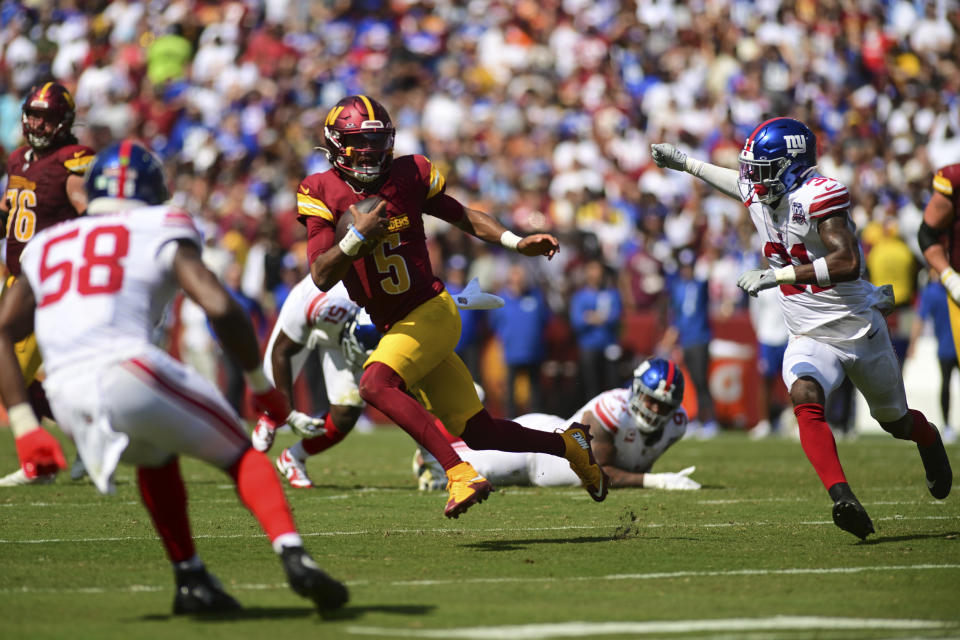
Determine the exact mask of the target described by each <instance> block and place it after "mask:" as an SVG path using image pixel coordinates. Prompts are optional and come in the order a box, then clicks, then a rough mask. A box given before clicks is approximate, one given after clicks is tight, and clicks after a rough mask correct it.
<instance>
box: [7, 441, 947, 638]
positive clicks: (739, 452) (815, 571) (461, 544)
mask: <svg viewBox="0 0 960 640" xmlns="http://www.w3.org/2000/svg"><path fill="white" fill-rule="evenodd" d="M58 435H59V434H58ZM5 437H6V438H7V439H8V442H7V445H5V446H4V447H3V449H2V453H0V465H2V466H0V471H2V472H7V471H10V470H13V469H14V468H15V467H16V458H15V454H14V452H13V447H12V443H10V442H9V434H6V436H5ZM291 442H292V439H291V437H290V436H283V435H282V436H280V438H278V443H277V444H278V445H286V444H289V443H291ZM275 447H276V448H275V450H274V452H273V453H274V454H275V453H277V452H279V446H276V445H275ZM838 447H839V450H840V455H841V459H842V460H843V461H844V463H845V467H846V471H847V474H848V479H849V481H850V483H851V486H852V487H853V488H854V490H855V491H856V493H857V495H858V496H859V498H860V499H861V501H862V502H863V504H864V506H865V507H866V508H867V510H868V511H869V513H870V515H871V516H872V517H873V520H874V524H875V526H876V528H877V534H876V535H875V536H871V538H870V540H869V541H868V542H867V543H861V542H860V541H859V540H857V539H856V538H854V537H853V536H851V535H850V534H847V533H845V532H843V531H841V530H839V529H837V528H836V527H835V526H834V525H833V523H832V521H831V519H830V506H831V505H830V502H829V500H828V498H827V496H826V492H825V491H824V490H823V488H822V487H821V486H820V484H819V482H818V480H817V478H816V476H815V474H814V473H813V471H812V469H811V468H810V467H809V464H808V463H807V461H806V459H805V458H804V456H803V453H802V451H801V449H800V445H799V443H798V442H796V441H793V440H789V439H770V440H765V441H759V442H752V441H748V440H747V439H746V437H745V436H743V435H741V434H723V435H722V436H721V437H719V438H718V439H716V440H713V441H695V440H685V441H683V442H681V443H679V444H678V445H676V446H675V447H674V448H673V449H672V450H671V451H670V452H669V453H668V454H667V455H666V456H664V458H663V459H662V460H661V461H660V463H659V465H658V466H659V469H660V470H662V471H677V470H679V469H681V468H683V467H686V466H688V465H696V466H697V471H696V473H695V474H694V475H693V477H694V478H695V479H697V480H698V481H700V482H701V483H703V484H704V488H703V489H702V490H700V491H691V492H683V491H681V492H667V491H655V490H642V489H626V490H625V489H620V490H614V491H611V492H610V495H609V497H608V499H607V501H606V502H604V503H602V504H597V503H594V502H593V501H592V500H590V499H589V497H588V496H587V494H586V493H585V492H583V491H582V490H579V489H572V488H571V489H537V488H511V487H504V488H502V489H500V490H499V491H498V492H497V493H495V494H493V495H492V496H491V498H490V500H489V501H488V502H485V503H484V504H482V505H479V506H475V507H473V508H472V509H471V510H470V511H469V512H468V513H466V514H465V515H464V516H461V518H460V519H459V520H451V521H448V520H446V519H445V518H444V517H443V515H442V509H443V505H444V503H445V501H446V495H445V492H440V493H438V492H433V493H423V492H418V491H417V489H416V485H415V482H414V479H413V476H412V473H411V470H410V459H411V457H412V453H413V445H412V444H411V441H410V440H409V439H408V438H407V437H406V436H405V435H404V434H403V433H402V432H400V431H399V430H398V429H395V428H386V427H384V428H379V429H376V430H375V432H374V433H371V434H354V435H351V436H350V437H349V438H347V439H346V440H345V441H344V442H343V443H342V444H341V445H339V446H338V447H336V448H335V449H333V450H331V451H329V452H327V453H325V454H322V455H320V456H318V457H315V458H313V459H311V461H310V463H309V465H308V470H309V471H310V472H311V474H312V476H313V479H314V481H315V482H316V483H317V485H318V487H317V488H316V489H313V490H307V491H303V490H299V491H298V490H290V489H287V495H288V497H289V499H290V501H291V503H292V505H293V507H294V511H295V515H296V518H297V521H298V523H299V525H300V527H301V530H302V532H303V533H304V534H305V540H306V544H307V547H308V549H310V550H311V552H312V553H313V555H314V557H315V558H316V559H317V561H318V563H319V564H320V565H321V566H323V567H324V568H326V569H327V570H328V571H329V572H330V573H331V574H332V575H334V576H335V577H337V578H339V579H342V580H345V581H346V582H347V584H348V585H349V587H350V590H351V601H350V603H349V604H348V605H347V607H346V608H345V609H344V610H343V611H342V612H339V613H337V614H335V615H331V616H328V617H326V618H322V617H320V616H319V615H317V614H316V613H315V612H314V611H313V610H312V608H311V606H310V604H309V603H308V602H307V601H306V600H303V599H301V598H299V597H297V596H296V595H294V594H293V593H292V592H291V591H290V590H289V589H288V588H287V587H286V585H285V584H284V579H283V573H282V570H281V568H280V565H279V562H278V561H277V559H276V558H275V556H274V555H273V553H272V551H271V549H270V547H269V545H268V544H267V541H266V539H265V538H264V537H263V536H262V535H261V533H260V531H259V529H258V526H257V524H256V522H255V521H254V520H253V518H252V517H251V516H250V515H249V514H248V513H247V512H246V511H245V510H244V509H243V508H242V507H241V506H240V504H239V502H238V501H237V499H236V496H235V494H234V491H233V489H232V485H231V484H230V482H229V480H228V477H227V476H226V475H224V474H221V473H220V472H218V471H215V470H213V469H211V468H208V467H206V466H204V465H202V464H200V463H197V462H195V461H185V462H184V464H183V469H184V474H185V476H186V478H187V485H188V491H189V495H190V505H191V517H192V520H193V527H194V533H195V534H196V536H197V539H198V540H197V545H198V550H199V552H200V554H201V556H202V557H203V558H204V560H205V561H206V563H207V565H208V567H209V568H210V569H211V571H212V572H214V573H215V574H216V575H218V576H219V577H220V579H221V580H222V581H223V582H224V584H225V585H226V587H227V589H228V590H229V591H230V592H231V593H232V594H233V595H234V596H236V597H237V598H238V599H239V600H240V601H241V602H242V603H243V604H244V606H245V607H246V608H245V611H244V612H242V613H241V614H240V615H237V616H235V617H232V618H221V619H213V620H210V619H206V620H197V619H190V618H186V619H183V618H173V617H171V616H170V607H171V602H172V599H173V582H172V572H171V570H170V567H169V564H168V563H167V561H166V558H165V556H164V554H163V551H162V548H161V546H160V543H159V542H158V540H157V538H156V536H155V535H154V532H153V529H152V527H151V525H150V522H149V518H148V516H147V514H146V511H145V510H144V509H143V507H142V506H141V505H140V503H139V494H138V492H137V489H136V486H135V484H134V480H133V473H132V470H131V469H130V468H129V467H122V468H121V470H120V471H119V473H118V476H117V480H118V491H117V494H116V495H114V496H101V495H99V494H98V493H97V492H96V490H95V489H94V488H93V485H92V484H90V483H89V482H86V481H84V482H71V481H70V480H69V477H67V476H66V474H62V475H61V477H60V478H58V480H57V482H56V483H55V484H53V485H48V486H33V487H22V488H13V489H0V638H3V639H7V638H11V639H12V638H31V639H41V638H58V639H61V638H68V639H70V640H79V639H83V638H96V639H103V640H111V639H123V640H129V639H130V638H180V639H182V638H192V637H203V638H211V639H213V638H230V639H242V638H258V639H260V638H272V639H276V640H282V639H286V638H290V639H296V640H301V639H304V640H305V639H307V638H309V639H311V640H312V639H316V638H477V639H494V638H504V639H507V638H509V639H514V638H521V639H533V638H611V639H612V638H651V637H655V638H690V637H696V638H751V639H755V640H759V639H768V638H787V639H801V638H817V639H828V640H829V639H834V638H837V639H839V638H843V639H847V638H852V639H859V638H934V637H935V638H943V637H960V489H955V494H954V495H952V496H951V497H950V498H948V499H947V500H946V501H943V502H939V501H936V500H934V499H932V498H931V497H930V496H929V494H928V493H927V490H926V488H925V484H924V479H923V473H922V469H921V466H920V462H919V457H918V456H917V454H916V450H915V447H914V445H912V444H911V443H905V442H900V441H895V440H893V439H891V438H886V437H883V436H864V437H861V438H859V439H858V440H856V441H853V442H849V441H843V442H840V443H839V444H838ZM65 449H67V451H68V452H70V453H72V446H71V445H69V444H66V443H65ZM948 451H949V452H950V454H951V457H952V459H953V462H954V467H955V469H956V468H960V447H957V446H953V447H949V448H948Z"/></svg>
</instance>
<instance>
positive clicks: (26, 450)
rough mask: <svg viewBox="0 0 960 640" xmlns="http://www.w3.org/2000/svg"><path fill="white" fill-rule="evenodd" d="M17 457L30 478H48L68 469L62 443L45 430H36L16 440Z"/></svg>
mask: <svg viewBox="0 0 960 640" xmlns="http://www.w3.org/2000/svg"><path fill="white" fill-rule="evenodd" d="M15 442H16V444H17V457H19V458H20V466H21V467H22V468H23V473H24V474H25V475H26V476H27V477H28V478H31V479H32V478H36V477H37V476H46V475H50V474H51V473H56V472H57V471H59V470H60V469H66V468H67V459H66V458H64V457H63V450H62V449H61V448H60V443H59V442H57V439H56V438H54V437H53V436H52V435H50V434H49V433H47V432H46V431H44V430H43V429H40V428H38V429H34V430H33V431H30V432H29V433H27V434H26V435H24V436H21V437H19V438H17V439H16V441H15Z"/></svg>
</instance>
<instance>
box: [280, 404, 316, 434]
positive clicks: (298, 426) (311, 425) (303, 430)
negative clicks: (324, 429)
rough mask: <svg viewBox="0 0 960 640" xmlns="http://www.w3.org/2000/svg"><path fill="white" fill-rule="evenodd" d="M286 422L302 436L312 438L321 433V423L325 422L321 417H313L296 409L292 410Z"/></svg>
mask: <svg viewBox="0 0 960 640" xmlns="http://www.w3.org/2000/svg"><path fill="white" fill-rule="evenodd" d="M286 422H287V424H288V425H290V428H291V429H292V430H293V432H294V433H295V434H297V435H298V436H300V437H301V438H312V437H314V436H318V435H320V433H321V431H320V425H321V424H323V420H321V419H320V418H313V417H311V416H308V415H307V414H305V413H301V412H299V411H297V410H296V409H294V410H293V411H291V412H290V414H289V415H288V416H287V420H286Z"/></svg>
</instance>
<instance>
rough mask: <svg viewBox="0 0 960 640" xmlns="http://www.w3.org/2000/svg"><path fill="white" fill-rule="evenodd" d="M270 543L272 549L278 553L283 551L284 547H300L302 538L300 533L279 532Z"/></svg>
mask: <svg viewBox="0 0 960 640" xmlns="http://www.w3.org/2000/svg"><path fill="white" fill-rule="evenodd" d="M271 544H272V545H273V550H274V551H275V552H276V553H277V554H278V555H279V554H280V553H282V552H283V548H284V547H302V546H303V538H301V537H300V534H299V533H296V532H293V533H281V534H280V535H278V536H277V537H276V538H274V539H273V542H272V543H271Z"/></svg>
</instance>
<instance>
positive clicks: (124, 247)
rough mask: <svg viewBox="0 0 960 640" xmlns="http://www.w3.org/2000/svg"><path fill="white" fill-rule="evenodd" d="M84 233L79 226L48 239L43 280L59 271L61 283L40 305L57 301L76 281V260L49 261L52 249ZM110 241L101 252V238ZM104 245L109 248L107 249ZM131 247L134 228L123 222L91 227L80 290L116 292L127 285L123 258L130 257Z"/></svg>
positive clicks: (80, 272)
mask: <svg viewBox="0 0 960 640" xmlns="http://www.w3.org/2000/svg"><path fill="white" fill-rule="evenodd" d="M79 235H80V230H79V229H73V230H72V231H69V232H67V233H65V234H63V235H59V236H55V237H53V238H51V239H50V240H48V241H47V243H46V244H45V245H44V246H43V254H42V255H41V257H40V282H46V281H47V280H48V279H49V278H51V277H53V276H55V275H59V276H60V286H59V287H58V288H57V289H56V290H55V291H51V292H50V293H47V294H46V295H44V296H43V298H42V299H41V300H40V302H39V303H38V304H37V306H38V307H44V306H46V305H48V304H53V303H54V302H56V301H57V300H59V299H60V298H62V297H63V296H65V295H66V294H67V291H69V290H70V286H71V285H72V284H73V282H74V278H73V267H74V264H73V263H72V262H70V261H69V260H64V261H62V262H56V263H54V264H49V263H48V257H49V253H50V249H51V248H52V247H54V246H55V245H57V244H59V243H61V242H67V241H69V240H73V239H75V238H77V237H78V236H79ZM110 237H112V239H113V241H112V242H110V241H109V240H108V241H106V242H101V246H100V253H98V252H97V239H98V238H110ZM104 245H108V246H109V248H108V249H107V250H106V251H105V252H104ZM129 250H130V232H129V231H128V230H127V228H126V227H124V226H122V225H111V226H108V227H98V228H96V229H94V230H93V231H91V232H90V233H89V234H88V235H87V237H86V239H85V240H84V243H83V263H82V264H79V268H78V269H77V277H76V290H77V293H79V294H80V295H82V296H87V295H94V294H98V293H113V292H115V291H119V290H120V287H121V286H122V285H123V265H121V264H120V259H121V258H124V257H126V255H127V252H128V251H129ZM94 274H101V277H100V279H99V281H97V282H95V281H94V279H93V276H94Z"/></svg>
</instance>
